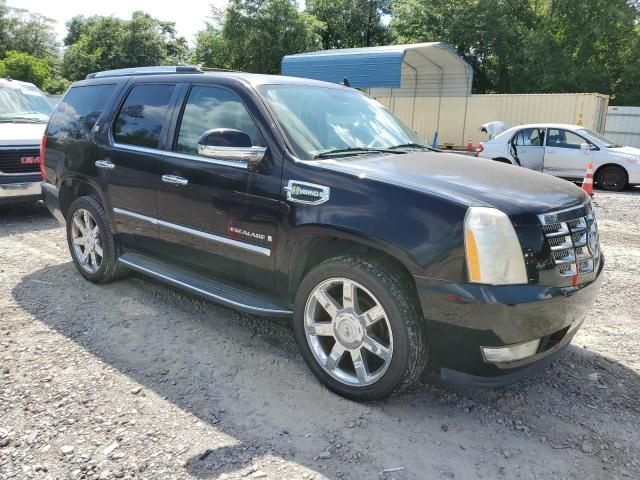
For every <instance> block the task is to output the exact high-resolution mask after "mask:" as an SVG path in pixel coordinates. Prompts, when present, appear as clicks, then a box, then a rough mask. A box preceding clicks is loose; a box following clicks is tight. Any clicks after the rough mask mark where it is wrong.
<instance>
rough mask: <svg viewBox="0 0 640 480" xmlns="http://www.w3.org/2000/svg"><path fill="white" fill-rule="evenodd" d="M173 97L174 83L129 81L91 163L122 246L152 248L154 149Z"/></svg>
mask: <svg viewBox="0 0 640 480" xmlns="http://www.w3.org/2000/svg"><path fill="white" fill-rule="evenodd" d="M175 98H176V84H174V83H155V82H154V83H151V82H142V83H136V84H133V85H132V86H130V88H129V89H128V91H127V93H126V95H125V97H124V100H123V101H122V103H121V105H120V107H119V109H118V110H117V112H116V113H115V115H114V117H113V121H112V122H111V126H110V128H109V130H108V132H105V135H106V136H107V145H108V146H107V148H106V149H105V152H104V153H105V155H104V157H103V158H100V159H98V160H97V161H96V167H97V168H98V170H99V171H100V180H101V183H102V185H103V187H102V188H103V191H105V192H106V194H107V199H108V202H109V204H110V207H111V209H112V212H113V214H112V218H113V219H114V221H115V226H116V231H117V232H118V235H119V237H120V240H121V242H122V243H123V245H124V246H125V248H126V247H131V248H133V249H135V250H155V249H156V248H155V245H156V244H155V241H156V240H157V226H156V217H157V215H158V188H159V186H160V176H161V167H162V155H163V152H162V150H161V149H160V148H161V145H163V143H164V140H165V139H166V134H167V133H166V132H167V122H166V118H167V115H168V112H169V111H170V108H169V107H170V105H171V102H173V101H175Z"/></svg>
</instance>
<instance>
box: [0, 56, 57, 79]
mask: <svg viewBox="0 0 640 480" xmlns="http://www.w3.org/2000/svg"><path fill="white" fill-rule="evenodd" d="M50 75H51V67H50V66H49V63H48V62H47V61H46V60H42V59H39V58H36V57H34V56H33V55H29V54H28V53H24V52H16V51H14V50H12V51H10V52H7V56H6V57H5V58H4V60H0V76H2V77H11V78H13V79H16V80H22V81H24V82H31V83H33V84H34V85H35V86H37V87H38V88H44V85H45V83H46V82H47V81H48V80H49V76H50Z"/></svg>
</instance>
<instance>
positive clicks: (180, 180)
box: [162, 175, 189, 186]
mask: <svg viewBox="0 0 640 480" xmlns="http://www.w3.org/2000/svg"><path fill="white" fill-rule="evenodd" d="M162 181H163V182H164V183H170V184H171V185H179V186H184V185H187V184H188V183H189V180H187V179H186V178H184V177H179V176H177V175H162Z"/></svg>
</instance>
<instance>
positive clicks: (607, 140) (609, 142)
mask: <svg viewBox="0 0 640 480" xmlns="http://www.w3.org/2000/svg"><path fill="white" fill-rule="evenodd" d="M579 131H580V132H582V133H584V134H585V135H586V136H587V137H591V138H592V139H593V140H597V141H598V142H600V143H602V144H603V145H604V146H605V148H618V147H622V145H620V144H618V143H616V142H614V141H613V140H611V139H610V138H607V137H605V136H604V135H602V134H600V133H598V132H594V131H593V130H589V129H588V128H581V129H580V130H579Z"/></svg>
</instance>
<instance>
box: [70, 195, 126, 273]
mask: <svg viewBox="0 0 640 480" xmlns="http://www.w3.org/2000/svg"><path fill="white" fill-rule="evenodd" d="M67 243H68V244H69V251H70V252H71V258H72V259H73V263H74V264H75V265H76V268H77V269H78V271H79V272H80V274H81V275H82V276H83V277H84V278H86V279H87V280H89V281H91V282H94V283H107V282H111V281H113V280H117V279H120V278H122V277H124V276H126V274H127V273H128V272H127V269H126V268H125V267H123V266H122V265H120V264H118V256H119V246H118V244H117V242H116V240H115V238H114V237H113V233H112V232H111V227H110V225H109V219H108V218H107V214H106V212H105V211H104V208H102V205H101V204H100V202H99V201H98V200H96V199H95V198H93V197H80V198H77V199H76V200H74V201H73V203H72V204H71V206H70V207H69V210H68V212H67Z"/></svg>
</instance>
